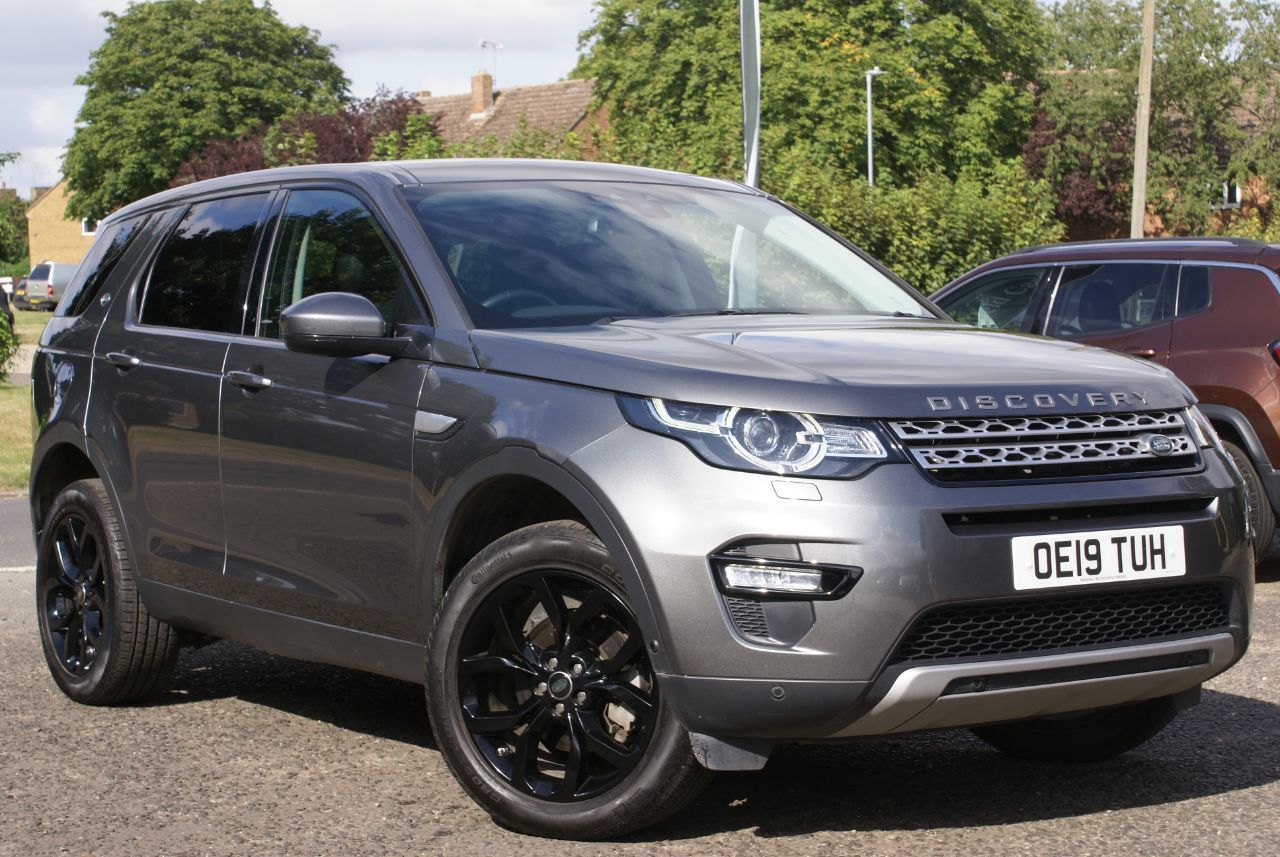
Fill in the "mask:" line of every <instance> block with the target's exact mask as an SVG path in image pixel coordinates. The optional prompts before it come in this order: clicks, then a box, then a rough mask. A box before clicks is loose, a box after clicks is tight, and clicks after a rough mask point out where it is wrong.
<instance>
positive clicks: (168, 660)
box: [36, 479, 178, 705]
mask: <svg viewBox="0 0 1280 857" xmlns="http://www.w3.org/2000/svg"><path fill="white" fill-rule="evenodd" d="M36 612H37V618H38V622H39V626H40V640H41V643H42V646H43V649H44V655H45V660H46V661H48V664H49V671H50V673H51V674H52V675H53V680H54V681H55V682H57V684H58V687H60V688H61V689H62V692H63V693H65V694H66V695H67V696H69V697H71V698H72V699H74V700H75V701H76V702H81V703H85V704H87V705H110V704H112V703H122V702H132V701H134V700H139V699H144V698H146V697H148V696H151V695H152V694H154V693H156V692H157V691H158V690H159V689H160V688H161V687H162V686H163V684H164V682H165V680H166V679H167V678H168V677H169V673H170V671H171V670H172V669H173V664H174V661H175V660H176V659H177V656H178V634H177V632H176V630H175V629H174V628H172V627H170V626H169V625H166V624H165V623H163V622H159V621H157V620H155V619H153V618H151V615H150V614H149V613H148V612H147V608H146V606H145V605H143V603H142V601H141V600H140V599H139V598H138V592H137V588H136V587H135V585H134V579H133V564H132V563H131V562H130V560H129V554H128V551H127V550H126V549H125V545H124V539H123V537H122V536H121V533H120V523H119V519H118V518H117V517H116V512H115V507H114V506H113V505H112V504H111V500H110V499H109V498H108V496H107V492H106V490H105V489H104V488H103V486H102V482H101V481H99V480H97V479H86V480H83V481H81V482H75V483H73V484H71V485H69V486H67V487H66V488H65V489H64V490H63V491H62V493H61V494H59V495H58V496H57V498H56V499H55V500H54V501H53V505H52V506H51V507H50V509H49V513H48V515H47V516H46V517H45V522H44V528H43V530H42V534H41V538H40V551H39V554H38V556H37V560H36Z"/></svg>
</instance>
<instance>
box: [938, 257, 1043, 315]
mask: <svg viewBox="0 0 1280 857" xmlns="http://www.w3.org/2000/svg"><path fill="white" fill-rule="evenodd" d="M1044 270H1045V269H1044V268H1018V269H1017V270H1013V271H995V272H993V273H990V274H986V275H984V276H981V277H979V278H978V279H976V280H975V281H973V282H972V283H970V284H968V285H967V286H965V287H964V288H962V289H957V290H956V291H955V292H953V293H951V294H950V295H948V296H947V297H946V298H944V299H943V300H942V301H940V302H939V304H938V305H939V306H941V307H942V308H943V309H944V310H946V311H947V314H948V315H950V316H951V317H952V318H954V319H955V320H956V321H963V322H964V323H966V324H975V325H977V326H978V327H992V328H999V329H1000V330H1021V329H1022V322H1023V320H1024V319H1025V318H1026V315H1027V310H1028V309H1029V308H1030V306H1031V302H1032V300H1033V299H1034V298H1035V294H1036V286H1037V285H1038V284H1039V283H1040V278H1041V277H1042V276H1043V275H1044Z"/></svg>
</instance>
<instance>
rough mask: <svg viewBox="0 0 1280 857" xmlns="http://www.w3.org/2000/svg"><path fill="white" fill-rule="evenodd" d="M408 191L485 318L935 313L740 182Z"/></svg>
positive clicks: (555, 320) (569, 320)
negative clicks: (730, 186) (728, 187)
mask: <svg viewBox="0 0 1280 857" xmlns="http://www.w3.org/2000/svg"><path fill="white" fill-rule="evenodd" d="M404 194H405V197H406V198H407V200H408V202H409V205H410V206H411V207H412V208H413V211H414V213H415V214H416V215H417V217H418V221H419V222H420V223H421V224H422V228H423V229H424V230H425V231H426V234H427V237H428V239H429V240H430V241H431V244H432V246H433V247H434V248H435V251H436V253H437V254H438V255H439V257H440V259H441V261H442V262H444V265H445V267H446V268H447V269H448V271H449V275H450V276H451V277H452V279H453V283H454V285H455V286H456V287H457V290H458V293H459V294H460V295H461V297H462V300H463V302H464V304H465V305H466V307H467V310H468V312H469V313H470V314H471V318H472V321H473V322H474V323H475V324H476V325H477V326H478V327H482V328H510V327H546V326H556V325H570V324H585V323H589V322H594V321H602V320H604V321H609V320H616V319H620V318H659V317H670V316H681V315H699V314H708V315H710V314H719V313H726V314H732V313H805V314H808V313H814V314H841V315H909V316H918V317H927V318H932V317H934V316H933V313H932V312H930V311H929V310H928V309H927V308H926V307H925V306H924V305H923V304H922V303H921V302H920V301H919V300H918V299H917V298H915V297H914V296H913V295H912V294H911V293H910V292H909V291H908V290H906V289H903V288H902V287H901V286H899V285H898V284H897V283H895V282H894V281H893V280H892V279H890V278H889V277H887V276H886V275H885V274H883V273H881V272H880V271H879V270H878V269H877V268H876V267H875V266H874V265H872V264H871V263H870V262H868V261H867V260H866V259H864V258H863V257H861V256H860V255H858V254H857V253H854V252H852V251H851V250H849V249H848V248H847V247H845V246H844V245H843V244H841V243H840V242H839V241H837V240H836V239H835V238H833V237H831V236H830V235H828V234H827V233H826V232H824V231H823V230H821V229H819V228H817V227H815V226H813V225H812V224H810V223H808V222H807V221H805V220H804V219H803V218H801V217H799V216H797V215H795V214H793V213H792V212H791V211H788V210H787V209H786V208H784V207H783V206H781V205H778V204H777V203H775V202H771V201H769V200H767V199H763V198H761V197H757V196H753V195H750V194H746V193H735V192H732V191H715V190H700V189H693V188H687V187H677V186H671V185H647V184H632V183H616V184H615V183H609V182H590V181H559V182H553V181H536V182H534V181H530V182H484V183H479V182H477V183H458V184H438V185H424V186H417V187H409V188H405V190H404Z"/></svg>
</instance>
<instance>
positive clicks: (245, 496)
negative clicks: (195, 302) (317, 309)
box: [222, 188, 427, 639]
mask: <svg viewBox="0 0 1280 857" xmlns="http://www.w3.org/2000/svg"><path fill="white" fill-rule="evenodd" d="M331 291H345V292H355V293H357V294H361V295H364V296H365V297H368V298H369V299H370V300H372V301H373V303H374V304H375V305H376V306H377V307H378V308H379V309H380V310H381V311H382V313H383V316H384V318H385V319H386V320H387V322H388V325H389V327H395V326H397V325H400V324H413V323H421V322H423V321H424V320H425V313H424V309H423V306H422V302H421V300H420V297H419V295H418V293H417V292H416V289H414V288H413V286H412V284H411V282H410V280H409V278H408V276H407V274H406V271H405V269H404V266H403V265H402V264H401V263H400V261H399V255H398V253H397V252H396V250H395V248H394V246H393V245H392V243H391V241H390V240H389V239H388V234H387V232H386V230H384V229H383V227H382V226H381V225H380V224H379V222H378V220H377V218H376V217H375V215H374V214H373V212H372V210H371V209H370V207H369V206H368V205H366V204H365V203H364V202H363V201H362V200H361V199H360V198H358V197H357V196H355V195H354V194H352V193H350V192H347V191H346V190H339V189H334V188H301V189H293V190H291V191H289V193H288V197H287V199H286V200H285V202H284V207H283V210H282V213H281V215H280V217H279V219H278V221H277V222H276V224H275V235H274V239H273V242H272V245H271V251H270V257H269V261H268V263H267V265H266V270H265V281H264V284H263V287H262V292H261V298H260V301H259V304H260V309H259V319H258V324H257V328H256V331H255V335H253V336H245V337H241V338H239V339H237V340H236V341H235V342H234V343H233V344H232V345H231V349H230V352H229V354H228V356H227V363H226V367H227V372H226V376H225V380H224V383H223V399H222V495H223V498H224V501H225V504H226V532H227V577H228V585H229V586H232V587H234V588H235V591H236V599H237V600H238V601H241V602H244V603H248V604H251V605H254V606H258V607H262V608H265V609H270V610H275V611H278V612H283V613H288V614H291V615H295V616H301V617H303V618H308V619H314V620H318V621H322V622H326V623H330V624H335V625H340V626H343V627H347V628H353V629H357V630H362V631H368V632H371V633H374V634H380V635H383V636H388V637H395V638H400V639H411V638H416V637H418V636H420V634H421V631H422V622H421V614H422V609H423V608H422V605H423V600H422V596H421V591H422V590H421V586H422V578H423V574H422V573H421V570H420V569H418V568H417V565H416V562H415V558H414V539H413V527H412V525H411V521H412V519H413V513H412V508H411V503H412V496H411V488H410V484H411V482H410V480H411V472H410V465H411V456H412V451H413V423H414V415H415V413H416V403H417V399H418V393H419V390H420V388H421V386H422V382H423V378H424V377H425V370H426V366H427V364H425V363H421V362H419V361H417V360H413V359H408V358H398V359H391V358H388V357H383V356H377V355H369V356H364V357H354V358H334V357H325V356H320V355H315V354H302V353H297V352H293V351H289V350H288V349H287V348H285V346H284V343H283V342H282V341H281V339H280V335H281V331H280V313H281V311H282V310H283V309H285V308H286V307H288V306H289V305H291V304H293V303H295V302H297V301H298V300H301V299H302V298H304V297H307V296H309V295H313V294H316V293H319V292H331Z"/></svg>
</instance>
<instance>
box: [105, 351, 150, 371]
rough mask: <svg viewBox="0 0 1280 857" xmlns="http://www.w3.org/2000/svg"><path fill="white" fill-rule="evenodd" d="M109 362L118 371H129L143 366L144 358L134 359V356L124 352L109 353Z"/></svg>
mask: <svg viewBox="0 0 1280 857" xmlns="http://www.w3.org/2000/svg"><path fill="white" fill-rule="evenodd" d="M107 362H108V363H110V364H111V365H112V366H114V367H116V368H117V369H124V370H126V371H128V370H129V369H136V368H138V367H139V366H141V365H142V358H140V357H134V356H133V355H132V354H129V353H127V352H124V351H108V352H107Z"/></svg>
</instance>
